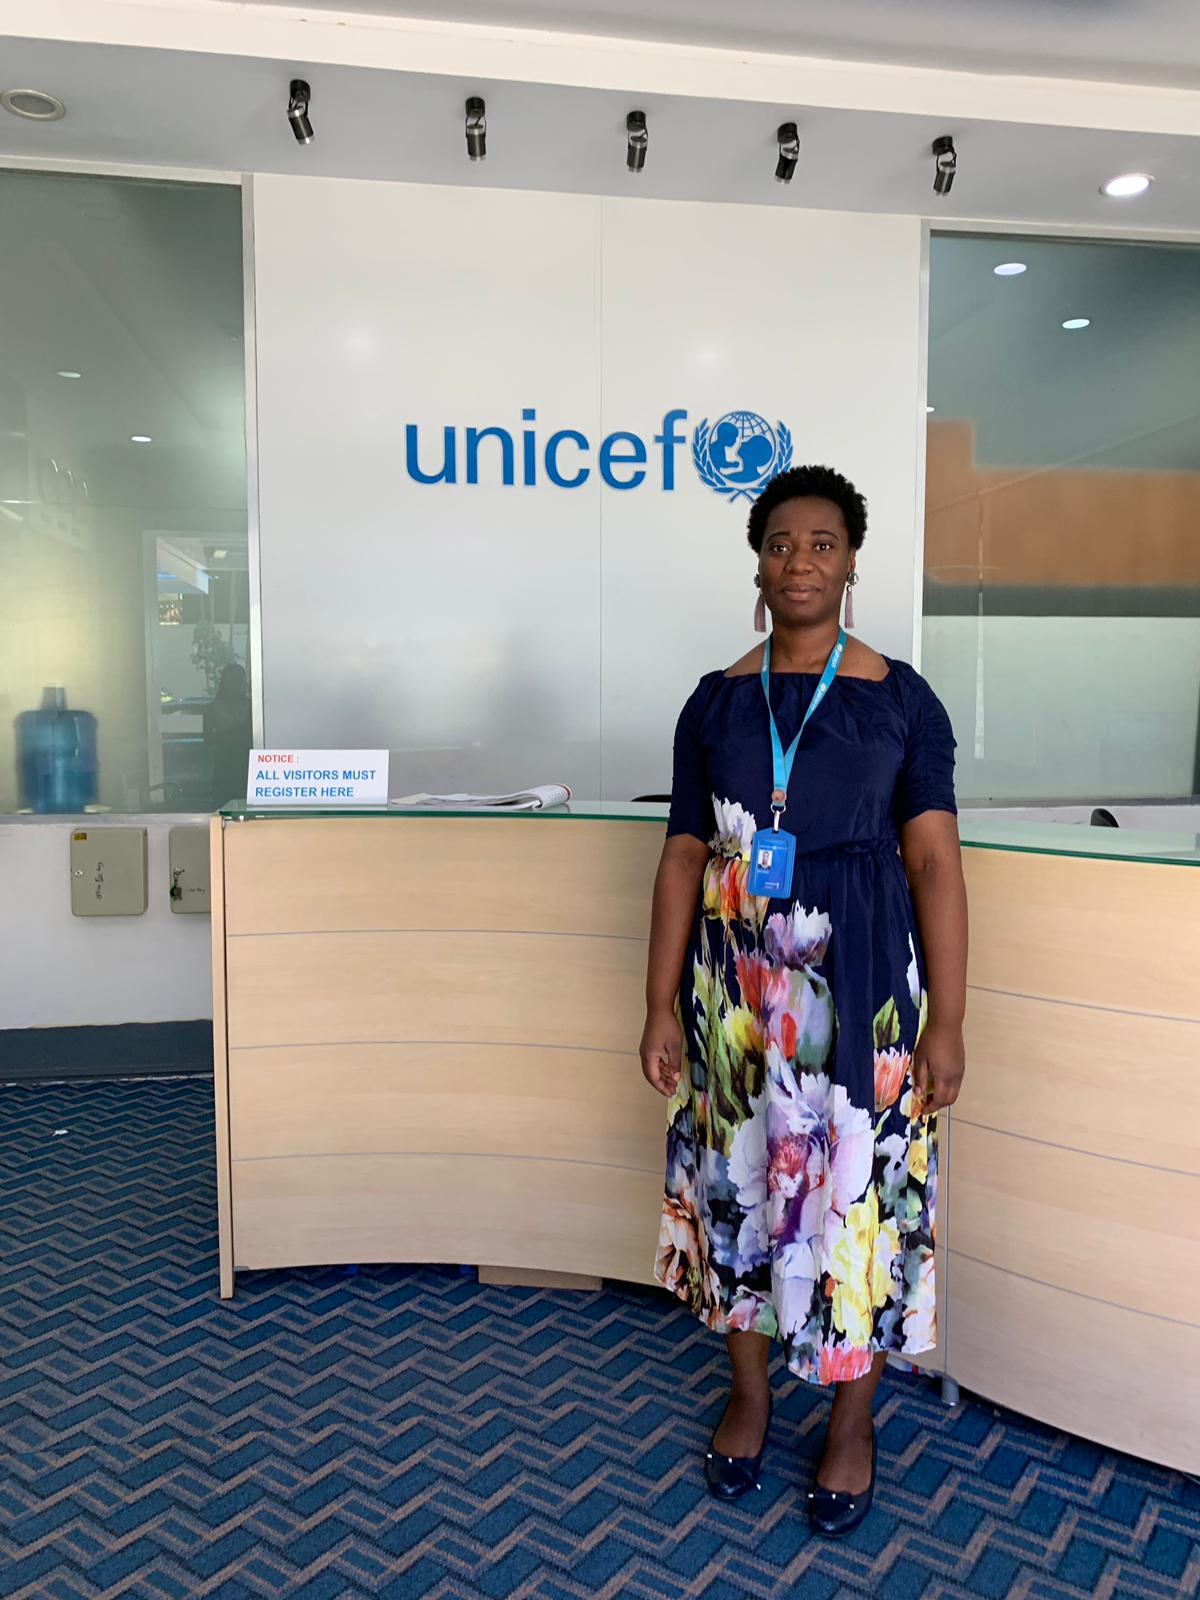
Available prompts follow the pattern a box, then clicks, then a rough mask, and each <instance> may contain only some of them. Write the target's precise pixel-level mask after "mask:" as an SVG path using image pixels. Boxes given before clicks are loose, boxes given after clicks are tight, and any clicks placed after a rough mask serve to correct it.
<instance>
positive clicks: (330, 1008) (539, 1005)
mask: <svg viewBox="0 0 1200 1600" xmlns="http://www.w3.org/2000/svg"><path fill="white" fill-rule="evenodd" d="M392 826H393V831H398V830H400V829H401V828H402V827H403V826H404V824H401V823H394V824H393V825H392ZM501 826H511V824H501ZM428 870H429V871H430V876H431V877H432V876H433V871H432V868H430V869H428ZM431 892H432V886H431ZM225 959H226V969H227V981H228V993H229V999H228V1005H229V1043H230V1047H231V1048H233V1049H238V1048H246V1047H248V1046H263V1045H284V1044H336V1043H342V1042H345V1043H352V1042H353V1043H357V1042H365V1041H374V1042H377V1043H383V1042H386V1041H388V1040H414V1041H419V1040H426V1039H429V1040H435V1041H437V1040H445V1041H449V1042H458V1041H461V1042H468V1041H471V1040H478V1041H480V1042H481V1043H484V1044H546V1045H553V1044H567V1045H572V1046H574V1047H576V1048H583V1049H593V1050H624V1051H627V1052H632V1051H635V1050H636V1049H637V1045H638V1042H639V1039H640V1037H641V1028H642V1015H641V1013H642V1009H643V1005H642V995H643V993H644V989H645V981H646V943H645V941H644V940H640V939H610V938H595V937H593V936H591V935H589V934H567V935H563V934H550V933H480V932H476V931H468V932H461V933H430V932H425V931H421V932H411V933H410V932H404V931H400V930H397V931H395V932H388V933H312V934H264V935H253V936H243V937H240V938H233V939H230V940H228V941H227V945H226V958H225ZM648 1092H649V1091H648Z"/></svg>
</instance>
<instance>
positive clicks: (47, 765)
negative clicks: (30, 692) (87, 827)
mask: <svg viewBox="0 0 1200 1600" xmlns="http://www.w3.org/2000/svg"><path fill="white" fill-rule="evenodd" d="M17 771H18V774H19V779H20V788H21V798H20V806H21V810H22V811H39V812H72V811H83V810H85V809H86V808H87V807H88V806H92V805H95V804H96V794H97V782H98V779H99V775H100V762H99V758H98V756H97V753H96V719H95V717H94V716H93V715H92V713H91V712H90V711H70V710H68V709H67V694H66V690H65V689H57V688H55V689H45V690H43V691H42V706H41V710H40V711H22V713H21V715H20V716H19V717H18V718H17Z"/></svg>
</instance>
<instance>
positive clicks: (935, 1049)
mask: <svg viewBox="0 0 1200 1600" xmlns="http://www.w3.org/2000/svg"><path fill="white" fill-rule="evenodd" d="M965 1071H966V1049H965V1046H964V1045H963V1031H962V1028H961V1026H941V1025H939V1024H938V1023H936V1022H935V1021H933V1020H932V1019H931V1020H930V1021H929V1023H928V1024H927V1025H926V1028H925V1031H924V1033H923V1034H922V1035H921V1042H920V1044H918V1046H917V1048H916V1052H915V1054H914V1055H913V1065H912V1076H913V1100H914V1106H913V1110H914V1111H915V1112H916V1114H917V1115H918V1116H929V1115H931V1114H932V1113H933V1112H934V1111H940V1110H941V1109H942V1107H943V1106H952V1105H953V1104H954V1102H955V1101H956V1100H957V1099H958V1091H959V1089H960V1088H961V1087H962V1081H963V1073H964V1072H965Z"/></svg>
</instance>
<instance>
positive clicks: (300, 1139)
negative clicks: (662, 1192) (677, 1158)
mask: <svg viewBox="0 0 1200 1600" xmlns="http://www.w3.org/2000/svg"><path fill="white" fill-rule="evenodd" d="M230 1060H231V1073H230V1078H231V1088H230V1093H231V1099H232V1115H233V1128H234V1141H233V1159H234V1161H235V1162H237V1161H244V1160H249V1159H253V1158H256V1157H278V1156H304V1155H321V1156H326V1155H353V1154H355V1153H357V1152H360V1151H362V1150H363V1149H364V1147H365V1141H367V1140H369V1142H370V1146H371V1148H372V1149H373V1150H374V1151H376V1152H391V1153H393V1154H400V1153H403V1152H405V1151H409V1152H411V1153H413V1154H417V1155H420V1154H434V1153H437V1152H443V1153H445V1154H447V1155H451V1156H454V1157H456V1158H458V1159H463V1158H467V1157H469V1156H470V1155H471V1154H472V1153H473V1152H475V1151H479V1150H487V1151H489V1152H490V1153H492V1154H495V1155H505V1156H510V1157H513V1158H516V1157H519V1156H520V1155H522V1153H524V1152H526V1151H528V1150H530V1148H531V1133H532V1131H533V1130H536V1148H537V1153H538V1155H539V1156H541V1157H543V1158H545V1159H548V1160H558V1161H579V1162H582V1163H584V1164H585V1165H595V1166H603V1167H622V1168H625V1169H635V1170H638V1171H642V1172H648V1173H653V1174H655V1175H656V1176H657V1177H658V1179H659V1180H660V1181H661V1179H662V1177H663V1173H664V1168H665V1164H666V1155H665V1149H664V1138H665V1132H666V1116H665V1110H664V1107H665V1102H664V1101H663V1100H662V1099H661V1098H660V1097H659V1096H658V1095H654V1094H651V1093H649V1092H648V1090H647V1087H646V1082H645V1079H644V1078H643V1077H642V1073H641V1067H640V1065H639V1063H638V1061H637V1058H636V1057H635V1056H634V1055H633V1054H631V1053H630V1052H629V1051H625V1052H624V1053H619V1052H615V1051H613V1052H609V1051H600V1050H571V1049H569V1048H567V1047H564V1046H558V1045H550V1046H545V1047H540V1048H533V1047H531V1046H529V1045H506V1044H497V1045H481V1044H451V1043H444V1042H439V1043H433V1044H364V1045H353V1046H346V1045H288V1046H284V1047H281V1048H279V1049H268V1050H234V1051H233V1052H231V1057H230ZM316 1107H319V1108H320V1115H319V1116H318V1115H315V1114H314V1108H316Z"/></svg>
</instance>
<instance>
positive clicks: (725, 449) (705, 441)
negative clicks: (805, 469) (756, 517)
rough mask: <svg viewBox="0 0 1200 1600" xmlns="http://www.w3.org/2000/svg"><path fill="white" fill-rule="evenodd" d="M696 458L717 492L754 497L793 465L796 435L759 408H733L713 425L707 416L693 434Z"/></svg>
mask: <svg viewBox="0 0 1200 1600" xmlns="http://www.w3.org/2000/svg"><path fill="white" fill-rule="evenodd" d="M692 461H693V462H694V463H695V467H696V471H697V472H698V473H699V475H700V481H701V482H702V483H706V484H707V485H708V487H709V488H710V489H711V490H712V491H713V493H714V494H724V495H729V496H730V499H731V500H736V499H737V498H738V496H739V495H745V496H746V499H747V500H752V499H753V498H754V496H755V495H756V494H757V493H758V491H759V490H760V489H761V488H762V487H763V486H764V484H766V483H768V482H769V481H770V480H771V479H772V478H773V477H775V475H776V474H777V473H780V472H786V471H787V469H788V468H789V467H790V466H791V464H792V436H791V434H790V432H789V431H788V429H787V428H786V427H785V426H784V424H783V423H782V422H781V423H779V424H778V425H777V426H776V427H775V428H772V427H771V424H770V423H769V422H768V421H767V419H766V418H765V417H760V416H759V415H758V413H757V412H756V411H729V412H727V413H726V414H725V416H723V417H718V418H717V420H716V422H714V423H713V425H712V427H711V428H710V427H709V425H708V418H707V417H705V418H704V420H703V422H701V424H700V426H699V427H698V428H697V429H696V431H695V433H694V434H693V435H692Z"/></svg>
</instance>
